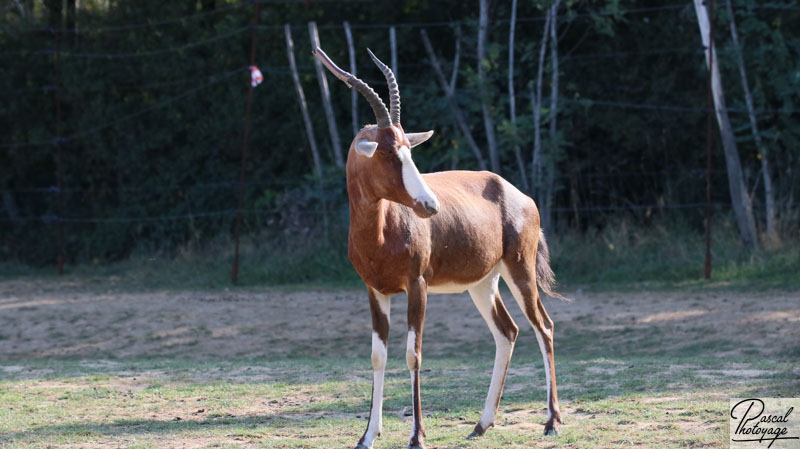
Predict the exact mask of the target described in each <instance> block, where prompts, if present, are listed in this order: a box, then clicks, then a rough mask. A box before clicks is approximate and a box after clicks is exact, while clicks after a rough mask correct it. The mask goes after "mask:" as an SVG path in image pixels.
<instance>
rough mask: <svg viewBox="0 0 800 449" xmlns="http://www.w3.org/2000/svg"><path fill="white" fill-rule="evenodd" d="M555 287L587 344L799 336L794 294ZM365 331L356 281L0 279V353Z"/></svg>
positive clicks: (188, 348) (278, 342) (777, 343)
mask: <svg viewBox="0 0 800 449" xmlns="http://www.w3.org/2000/svg"><path fill="white" fill-rule="evenodd" d="M565 293H566V294H568V295H569V296H571V297H572V298H574V299H575V301H574V302H572V303H563V302H561V301H557V300H550V299H546V300H545V303H546V307H547V310H548V311H549V313H550V315H551V316H552V318H553V320H554V321H555V323H556V344H557V345H558V341H559V335H560V333H561V335H571V336H573V337H575V336H576V335H578V336H580V335H583V334H585V335H586V336H587V337H586V340H587V344H589V345H591V344H607V343H614V342H616V343H619V342H620V341H622V340H624V339H630V338H636V336H637V335H640V334H641V335H645V334H646V335H648V336H649V337H650V338H651V339H652V336H653V335H654V333H655V334H656V335H661V336H663V344H664V345H665V347H666V348H667V350H668V349H669V347H670V346H673V347H680V346H681V345H686V344H687V342H691V341H693V340H698V341H708V340H709V339H712V340H715V341H729V342H730V343H731V344H729V345H727V346H725V347H726V349H725V351H727V352H726V353H720V354H719V355H720V356H724V355H725V354H731V353H733V354H736V353H738V352H740V351H743V350H749V351H753V350H756V351H758V352H759V353H761V354H770V353H776V352H779V351H783V350H786V349H787V348H796V347H797V342H798V341H800V292H796V291H795V292H785V291H784V292H687V291H671V292H664V291H638V292H633V291H632V292H624V293H620V292H599V293H594V292H582V291H574V290H573V291H569V290H568V291H566V292H565ZM503 298H504V300H505V303H506V306H507V307H508V309H509V310H510V311H511V313H512V316H513V317H514V320H515V321H516V322H517V324H518V325H519V326H520V328H521V329H522V336H521V338H523V340H522V341H526V340H527V342H528V343H527V344H534V343H533V342H534V341H535V340H534V339H533V338H532V331H531V330H530V326H529V325H528V324H527V323H526V321H525V318H524V315H522V313H521V311H520V309H519V307H518V306H517V305H516V303H515V301H514V299H513V297H512V296H511V295H510V294H509V293H508V292H507V291H505V293H504V294H503ZM405 312H406V300H405V296H404V295H397V296H395V297H393V301H392V316H391V326H392V328H391V336H390V343H389V344H390V355H392V354H398V353H402V351H404V349H405V334H406V320H405ZM370 332H371V324H370V314H369V305H368V301H367V295H366V291H365V290H362V289H352V290H342V289H334V290H324V289H311V290H305V291H297V290H294V291H293V290H288V289H263V290H248V291H243V290H238V289H235V290H230V291H224V290H223V291H197V292H167V291H164V292H159V291H155V292H153V291H146V292H139V293H131V292H120V291H117V289H116V288H115V287H114V285H113V284H107V283H104V282H91V281H81V282H74V281H73V282H70V281H61V282H56V281H52V280H48V281H28V280H9V281H0V360H14V359H37V358H52V357H70V358H73V357H74V358H95V357H106V358H132V357H144V356H172V357H188V358H201V359H202V358H220V357H285V356H318V355H327V356H337V355H339V356H363V357H369V347H370ZM632 336H633V337H632ZM573 341H580V340H579V339H576V338H573ZM475 342H483V343H485V345H486V346H487V347H491V346H493V345H492V340H491V336H490V334H489V331H488V329H487V328H486V325H485V324H484V323H483V321H482V319H481V317H480V315H479V314H478V312H477V311H476V310H475V308H474V306H473V305H472V304H471V300H470V298H469V296H468V295H467V294H466V293H464V294H460V295H431V296H430V297H429V298H428V312H427V318H426V323H425V334H424V341H423V353H424V354H425V355H427V356H435V355H448V354H449V355H457V354H458V351H462V350H465V348H469V347H473V346H474V345H475ZM739 343H741V344H739ZM534 345H535V344H534ZM723 346H724V345H723Z"/></svg>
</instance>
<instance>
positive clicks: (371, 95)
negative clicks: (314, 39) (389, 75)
mask: <svg viewBox="0 0 800 449" xmlns="http://www.w3.org/2000/svg"><path fill="white" fill-rule="evenodd" d="M312 53H313V54H314V56H316V57H317V59H319V61H320V62H321V63H322V65H324V66H325V67H326V68H327V69H328V70H330V72H331V73H333V75H334V76H336V78H339V79H340V80H342V81H344V83H345V84H347V85H348V86H350V87H354V88H355V89H356V90H357V91H358V92H359V93H360V94H361V95H363V96H364V98H366V100H367V102H368V103H369V105H370V106H371V107H372V112H373V113H375V120H376V121H377V122H378V128H388V127H390V126H391V125H392V122H391V119H390V118H389V111H388V110H386V105H385V104H383V100H381V97H379V96H378V94H376V93H375V91H374V90H372V88H371V87H369V85H368V84H367V83H365V82H363V81H361V80H360V79H358V78H356V77H355V76H353V75H352V74H350V73H348V72H346V71H344V70H342V69H340V68H339V66H337V65H336V64H334V63H333V61H331V58H329V57H328V55H326V54H325V52H324V51H322V49H321V48H319V47H317V48H315V49H314V51H312Z"/></svg>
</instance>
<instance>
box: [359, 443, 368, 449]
mask: <svg viewBox="0 0 800 449" xmlns="http://www.w3.org/2000/svg"><path fill="white" fill-rule="evenodd" d="M355 449H371V448H369V447H367V446H364V445H363V444H359V445H358V446H356V447H355Z"/></svg>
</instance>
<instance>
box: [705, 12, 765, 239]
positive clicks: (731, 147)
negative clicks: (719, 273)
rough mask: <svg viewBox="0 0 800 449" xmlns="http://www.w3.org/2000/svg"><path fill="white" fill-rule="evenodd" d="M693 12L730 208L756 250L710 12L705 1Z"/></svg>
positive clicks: (746, 193)
mask: <svg viewBox="0 0 800 449" xmlns="http://www.w3.org/2000/svg"><path fill="white" fill-rule="evenodd" d="M694 9H695V13H696V14H697V24H698V26H699V28H700V36H701V38H702V40H703V46H704V47H705V48H706V64H707V66H708V69H709V70H710V71H711V89H712V92H713V95H714V109H715V113H716V117H717V124H718V125H719V132H720V135H721V137H722V149H723V151H724V152H725V166H726V169H727V172H728V188H729V190H730V195H731V205H732V206H733V212H734V215H735V217H736V224H737V226H738V227H739V233H740V235H741V237H742V242H744V244H745V246H747V247H748V248H751V249H752V248H755V247H756V246H757V240H756V224H755V219H754V218H753V203H752V200H751V198H750V195H749V193H748V192H747V188H746V187H745V185H744V177H743V175H742V166H741V162H740V161H739V152H738V150H737V148H736V138H735V137H734V135H733V129H732V128H731V122H730V119H729V118H728V109H727V106H726V105H725V93H724V91H723V90H722V78H721V76H720V73H719V66H718V65H717V55H716V51H715V50H714V45H713V43H712V42H710V39H709V30H710V23H709V17H708V12H707V10H706V8H705V6H704V5H703V0H694Z"/></svg>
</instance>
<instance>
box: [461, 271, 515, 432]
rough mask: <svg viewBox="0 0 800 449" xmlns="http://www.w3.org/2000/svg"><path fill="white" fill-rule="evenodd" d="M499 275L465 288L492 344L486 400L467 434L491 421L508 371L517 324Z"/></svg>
mask: <svg viewBox="0 0 800 449" xmlns="http://www.w3.org/2000/svg"><path fill="white" fill-rule="evenodd" d="M499 280H500V275H499V274H496V273H491V274H490V275H489V276H488V277H487V278H486V279H485V280H484V281H483V282H481V283H480V284H478V285H476V286H475V287H473V288H471V289H470V290H469V294H470V296H471V297H472V301H473V302H474V303H475V307H477V308H478V311H479V312H480V314H481V316H482V317H483V319H484V321H486V325H487V326H489V330H490V331H491V332H492V336H493V337H494V344H495V357H494V369H493V370H492V381H491V384H490V385H489V392H488V394H487V395H486V403H485V404H484V407H483V416H482V417H481V420H480V421H478V424H476V425H475V430H473V432H472V434H471V435H470V437H473V436H477V435H483V434H484V433H485V432H486V430H487V429H488V428H489V427H491V426H493V425H494V419H495V416H496V415H497V407H498V405H499V404H500V396H502V394H503V384H504V383H505V381H506V374H507V373H508V364H509V362H510V361H511V353H512V352H513V351H514V342H515V341H516V340H517V334H518V333H519V328H518V327H517V325H516V324H514V320H513V319H511V315H509V314H508V310H506V308H505V306H504V305H503V300H502V299H501V298H500V293H499V292H498V290H497V284H498V282H499Z"/></svg>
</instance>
